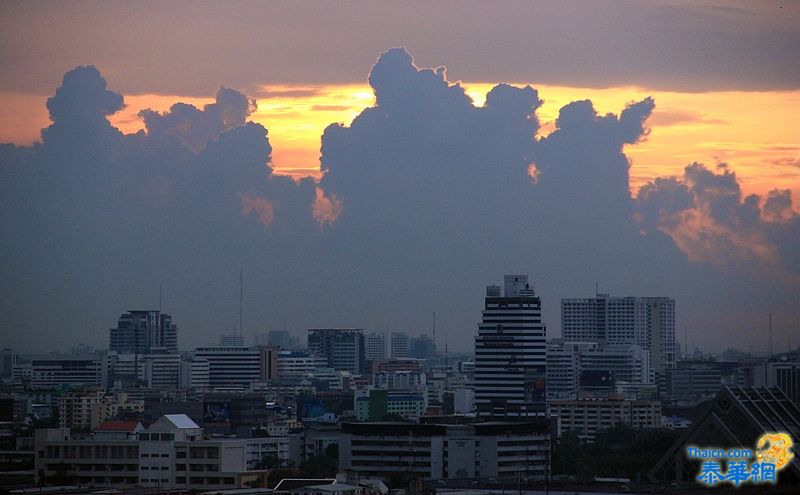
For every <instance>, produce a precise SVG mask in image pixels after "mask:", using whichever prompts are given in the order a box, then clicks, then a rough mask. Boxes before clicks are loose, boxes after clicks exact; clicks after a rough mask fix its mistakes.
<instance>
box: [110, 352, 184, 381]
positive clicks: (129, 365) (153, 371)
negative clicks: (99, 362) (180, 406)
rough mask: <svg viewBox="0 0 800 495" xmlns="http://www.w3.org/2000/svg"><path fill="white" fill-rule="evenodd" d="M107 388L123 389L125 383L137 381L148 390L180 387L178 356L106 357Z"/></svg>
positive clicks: (127, 355) (124, 355)
mask: <svg viewBox="0 0 800 495" xmlns="http://www.w3.org/2000/svg"><path fill="white" fill-rule="evenodd" d="M107 363H108V364H107V366H108V379H107V381H108V383H107V386H108V388H123V387H125V386H126V381H130V380H135V381H139V382H140V383H142V384H143V385H145V386H147V387H148V388H166V387H178V386H180V371H181V356H180V354H166V353H164V354H139V355H137V354H119V353H117V352H116V351H111V352H109V353H108V356H107Z"/></svg>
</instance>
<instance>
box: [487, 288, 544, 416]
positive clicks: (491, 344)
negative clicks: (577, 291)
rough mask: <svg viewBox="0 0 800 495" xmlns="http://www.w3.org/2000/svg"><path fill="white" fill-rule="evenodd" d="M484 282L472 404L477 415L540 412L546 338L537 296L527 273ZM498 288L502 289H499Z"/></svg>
mask: <svg viewBox="0 0 800 495" xmlns="http://www.w3.org/2000/svg"><path fill="white" fill-rule="evenodd" d="M504 282H505V287H504V289H501V288H500V287H498V286H494V285H492V286H489V287H487V288H486V299H485V303H484V309H483V319H482V321H481V323H480V324H479V325H478V336H477V337H476V338H475V406H476V408H477V414H478V416H479V417H499V418H503V417H512V418H513V417H524V416H537V415H543V414H544V412H545V410H544V407H545V400H546V387H545V381H546V359H545V355H546V338H547V332H546V329H545V326H544V324H543V323H542V305H541V300H540V298H539V297H538V296H536V293H535V292H534V290H533V288H532V287H531V286H530V284H528V277H527V275H506V276H505V279H504ZM501 290H502V292H501Z"/></svg>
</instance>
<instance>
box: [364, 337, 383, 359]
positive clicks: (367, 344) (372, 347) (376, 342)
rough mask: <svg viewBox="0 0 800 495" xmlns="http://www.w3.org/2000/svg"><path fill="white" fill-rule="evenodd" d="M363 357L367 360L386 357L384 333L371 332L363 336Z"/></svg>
mask: <svg viewBox="0 0 800 495" xmlns="http://www.w3.org/2000/svg"><path fill="white" fill-rule="evenodd" d="M364 358H365V359H367V360H368V361H374V360H375V359H386V334H384V333H378V332H372V333H368V334H367V335H366V336H365V337H364Z"/></svg>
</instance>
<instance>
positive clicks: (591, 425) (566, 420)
mask: <svg viewBox="0 0 800 495" xmlns="http://www.w3.org/2000/svg"><path fill="white" fill-rule="evenodd" d="M549 408H550V415H551V416H556V417H558V420H559V423H560V427H561V431H574V432H576V433H577V434H578V436H579V437H581V438H583V439H586V440H589V441H593V440H594V437H595V434H596V433H597V431H598V430H602V429H607V428H612V427H614V426H617V425H628V426H630V427H631V428H659V427H660V426H661V403H660V402H657V401H649V400H622V399H613V398H612V399H581V400H554V401H551V402H550V403H549Z"/></svg>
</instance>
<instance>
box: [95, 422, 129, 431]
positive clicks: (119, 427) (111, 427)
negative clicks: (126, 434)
mask: <svg viewBox="0 0 800 495" xmlns="http://www.w3.org/2000/svg"><path fill="white" fill-rule="evenodd" d="M137 426H139V422H138V421H106V422H105V423H103V424H101V425H100V426H98V427H97V429H98V430H99V431H133V430H135V429H136V427H137Z"/></svg>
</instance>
